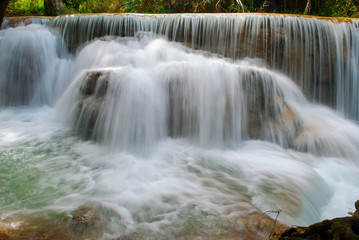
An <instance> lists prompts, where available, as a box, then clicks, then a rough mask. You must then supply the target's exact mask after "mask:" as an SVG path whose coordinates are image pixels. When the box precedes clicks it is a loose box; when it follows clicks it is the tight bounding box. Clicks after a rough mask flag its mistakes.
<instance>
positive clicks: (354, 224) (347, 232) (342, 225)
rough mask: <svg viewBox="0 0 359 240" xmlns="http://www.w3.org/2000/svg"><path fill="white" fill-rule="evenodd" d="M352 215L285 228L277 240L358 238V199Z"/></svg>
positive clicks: (347, 239) (350, 239) (339, 239)
mask: <svg viewBox="0 0 359 240" xmlns="http://www.w3.org/2000/svg"><path fill="white" fill-rule="evenodd" d="M354 205H355V209H356V211H355V212H354V213H352V212H349V215H352V217H343V218H334V219H332V220H324V221H322V222H319V223H315V224H313V225H310V226H308V227H296V228H290V229H288V230H286V231H285V232H284V233H283V234H282V235H281V237H280V238H279V240H285V239H287V240H298V239H309V240H327V239H335V240H353V239H359V200H358V201H356V202H355V204H354Z"/></svg>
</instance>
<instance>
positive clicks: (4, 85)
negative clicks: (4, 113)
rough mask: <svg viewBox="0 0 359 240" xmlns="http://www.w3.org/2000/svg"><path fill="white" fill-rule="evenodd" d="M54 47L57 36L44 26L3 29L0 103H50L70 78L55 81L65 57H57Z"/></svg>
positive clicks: (0, 45) (0, 42)
mask: <svg viewBox="0 0 359 240" xmlns="http://www.w3.org/2000/svg"><path fill="white" fill-rule="evenodd" d="M60 43H61V41H60ZM57 50H58V42H57V39H56V37H55V36H54V35H52V34H51V33H50V32H49V31H48V29H47V28H46V27H44V26H41V25H37V24H36V25H30V26H27V27H18V28H10V29H7V30H4V31H2V32H1V37H0V52H1V55H0V91H1V93H0V106H17V105H38V104H51V103H52V104H53V103H54V102H55V101H56V99H57V97H58V96H59V94H61V92H62V91H63V89H64V87H65V86H66V85H67V82H68V81H69V80H66V81H64V82H60V81H58V79H59V78H60V77H61V76H62V74H63V73H61V72H60V73H59V69H60V66H62V65H66V64H63V63H64V62H66V60H63V61H60V59H59V58H58V51H57ZM61 80H62V79H61Z"/></svg>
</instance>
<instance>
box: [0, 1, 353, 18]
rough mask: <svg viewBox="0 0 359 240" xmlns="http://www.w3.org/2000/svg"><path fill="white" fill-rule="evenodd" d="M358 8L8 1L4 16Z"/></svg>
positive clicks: (342, 7) (345, 4) (343, 12)
mask: <svg viewBox="0 0 359 240" xmlns="http://www.w3.org/2000/svg"><path fill="white" fill-rule="evenodd" d="M358 5H359V0H191V1H188V0H10V3H9V6H8V8H7V12H6V14H7V15H8V16H15V15H16V16H18V15H59V14H67V13H101V12H114V13H121V12H138V13H183V12H190V13H203V12H209V13H211V12H282V13H296V14H303V13H306V14H314V15H322V16H332V17H338V16H343V17H356V16H357V14H358V13H357V7H356V6H358ZM51 8H55V9H56V10H55V11H52V9H51Z"/></svg>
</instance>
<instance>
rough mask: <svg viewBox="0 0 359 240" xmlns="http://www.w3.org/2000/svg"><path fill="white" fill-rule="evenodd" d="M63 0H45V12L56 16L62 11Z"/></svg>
mask: <svg viewBox="0 0 359 240" xmlns="http://www.w3.org/2000/svg"><path fill="white" fill-rule="evenodd" d="M62 6H63V2H62V0H44V7H45V13H46V14H47V15H48V16H56V15H59V14H60V13H61V8H62Z"/></svg>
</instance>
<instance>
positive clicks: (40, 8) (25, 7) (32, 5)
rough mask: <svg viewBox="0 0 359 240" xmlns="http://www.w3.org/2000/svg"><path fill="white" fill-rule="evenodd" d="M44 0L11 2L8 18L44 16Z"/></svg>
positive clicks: (17, 0)
mask: <svg viewBox="0 0 359 240" xmlns="http://www.w3.org/2000/svg"><path fill="white" fill-rule="evenodd" d="M44 14H45V8H44V1H43V0H11V1H10V3H9V5H8V7H7V14H6V15H8V16H18V15H44Z"/></svg>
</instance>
